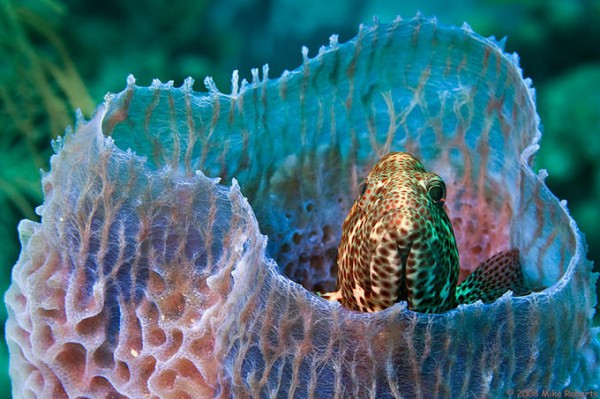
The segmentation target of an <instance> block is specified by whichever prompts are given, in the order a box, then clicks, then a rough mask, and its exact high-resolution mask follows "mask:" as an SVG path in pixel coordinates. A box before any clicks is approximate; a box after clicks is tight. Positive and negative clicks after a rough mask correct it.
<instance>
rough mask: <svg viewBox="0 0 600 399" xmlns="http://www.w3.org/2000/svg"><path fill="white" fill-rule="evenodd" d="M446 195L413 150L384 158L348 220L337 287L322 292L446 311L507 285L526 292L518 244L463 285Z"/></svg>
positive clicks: (376, 305)
mask: <svg viewBox="0 0 600 399" xmlns="http://www.w3.org/2000/svg"><path fill="white" fill-rule="evenodd" d="M445 200H446V185H445V183H444V181H443V180H442V178H441V177H440V176H438V175H436V174H434V173H431V172H427V171H426V170H425V168H424V167H423V165H422V164H421V162H419V160H417V159H416V158H415V157H413V156H412V155H411V154H408V153H405V152H393V153H390V154H387V155H386V156H384V157H383V158H382V159H381V160H380V161H379V162H378V163H377V164H376V165H375V167H374V168H373V170H371V172H370V173H369V175H368V176H367V178H366V180H365V181H364V182H363V183H362V184H361V185H360V195H359V197H358V199H357V200H356V202H355V203H354V205H353V206H352V209H351V210H350V214H349V215H348V216H347V217H346V220H345V221H344V224H343V226H342V239H341V243H340V245H339V248H338V260H337V264H338V282H337V285H338V290H337V291H335V292H333V293H328V294H324V295H323V296H324V297H326V298H327V299H330V300H339V301H340V302H341V303H342V305H343V306H345V307H347V308H349V309H353V310H358V311H365V312H375V311H380V310H383V309H386V308H388V307H390V306H392V305H393V304H394V303H396V302H398V301H406V302H407V304H408V308H409V309H411V310H414V311H417V312H422V313H442V312H445V311H448V310H450V309H452V308H455V307H456V306H458V305H459V304H467V303H472V302H475V301H477V300H479V299H481V300H482V301H483V302H491V301H493V300H495V299H497V298H499V297H500V296H502V295H503V294H504V293H505V292H506V291H508V290H512V291H513V293H514V294H515V295H525V294H527V293H528V292H529V291H528V290H527V289H526V288H525V285H524V282H523V274H522V271H521V267H520V263H519V252H518V250H517V249H511V250H508V251H504V252H501V253H498V254H496V255H494V256H492V257H491V258H490V259H488V260H487V261H485V262H484V263H483V264H482V265H480V266H479V268H477V269H476V270H475V271H474V272H473V273H472V274H471V275H470V276H469V277H467V279H466V280H465V281H464V282H462V283H461V284H460V285H458V286H457V283H458V274H459V258H458V249H457V246H456V239H455V238H454V231H453V230H452V224H451V223H450V219H449V218H448V215H447V214H446V211H445V209H444V203H445Z"/></svg>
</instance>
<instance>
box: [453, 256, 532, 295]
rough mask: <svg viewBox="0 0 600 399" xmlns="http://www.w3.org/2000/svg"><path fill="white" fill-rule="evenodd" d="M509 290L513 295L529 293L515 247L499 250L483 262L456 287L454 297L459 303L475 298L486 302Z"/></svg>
mask: <svg viewBox="0 0 600 399" xmlns="http://www.w3.org/2000/svg"><path fill="white" fill-rule="evenodd" d="M509 290H510V291H512V292H513V294H514V295H515V296H523V295H527V294H529V293H531V290H530V289H528V288H527V287H526V285H525V280H524V278H523V271H522V269H521V263H520V261H519V250H518V249H516V248H513V249H510V250H508V251H503V252H499V253H497V254H495V255H494V256H492V257H491V258H489V259H488V260H486V261H485V262H483V263H482V264H481V265H480V266H479V267H478V268H477V269H476V270H475V271H474V272H473V273H471V274H470V275H469V277H467V279H466V280H465V281H463V282H462V283H461V284H459V285H458V287H456V299H457V302H458V303H459V304H469V303H473V302H475V301H477V300H481V301H483V302H484V303H488V302H492V301H495V300H496V299H498V298H500V297H501V296H502V295H504V294H505V293H506V292H507V291H509Z"/></svg>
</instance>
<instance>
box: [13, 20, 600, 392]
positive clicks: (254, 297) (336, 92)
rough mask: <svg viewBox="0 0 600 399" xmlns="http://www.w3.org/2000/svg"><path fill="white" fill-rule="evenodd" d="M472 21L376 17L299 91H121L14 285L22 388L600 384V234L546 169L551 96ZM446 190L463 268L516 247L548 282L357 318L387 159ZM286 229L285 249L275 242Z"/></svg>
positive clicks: (534, 274) (468, 388)
mask: <svg viewBox="0 0 600 399" xmlns="http://www.w3.org/2000/svg"><path fill="white" fill-rule="evenodd" d="M502 46H503V44H502V43H497V42H495V41H494V40H491V39H485V38H482V37H480V36H478V35H476V34H475V33H473V32H472V31H471V30H470V28H469V27H468V26H463V27H462V28H454V27H452V28H447V27H443V26H439V25H438V24H437V22H436V21H435V20H427V19H424V18H421V17H417V18H415V19H413V20H410V21H403V20H401V19H398V20H396V21H394V22H393V23H392V24H390V25H380V24H379V23H377V22H376V23H375V24H374V25H373V26H369V27H364V26H361V28H360V30H359V33H358V36H357V37H356V38H355V39H353V40H351V41H350V42H348V43H345V44H342V45H340V44H338V42H337V38H336V37H332V39H331V43H330V45H329V46H328V47H323V48H321V49H320V51H319V53H318V55H317V56H316V57H314V58H313V59H309V58H308V56H307V54H308V52H307V50H305V51H304V52H303V54H304V62H303V64H302V66H301V67H300V68H298V69H297V70H295V71H293V72H289V73H287V72H286V73H284V74H283V76H281V77H280V78H278V79H274V80H272V79H269V78H268V68H267V67H265V68H263V71H262V78H261V77H259V71H258V70H254V71H253V73H252V76H253V79H252V82H250V83H248V82H245V81H243V82H242V84H241V87H240V86H239V85H238V79H237V73H234V78H233V79H232V86H233V87H232V92H231V94H229V95H226V94H222V93H220V92H219V91H218V90H217V89H216V88H215V86H214V83H213V82H212V81H211V80H210V79H207V80H206V85H207V87H208V89H209V91H208V93H197V92H195V91H193V90H192V81H191V79H190V80H188V81H186V83H185V84H184V85H183V86H182V87H181V88H174V87H173V85H172V83H166V84H163V83H160V82H158V81H157V82H154V83H153V84H152V86H151V87H148V88H144V87H138V86H136V85H135V82H134V80H133V78H130V79H129V81H128V86H127V88H126V89H125V90H124V91H123V92H121V93H120V94H117V95H109V96H107V98H106V101H105V104H104V105H102V106H100V107H99V108H98V109H97V111H96V113H95V115H94V117H93V118H92V119H91V120H90V121H87V122H86V121H84V120H83V118H82V117H81V116H80V117H79V118H78V122H77V124H76V127H75V132H68V133H67V134H66V136H65V138H64V140H62V139H60V140H57V141H56V142H55V150H56V155H54V156H53V158H52V160H51V171H50V172H49V173H47V174H46V175H44V177H43V180H42V183H43V189H44V197H45V198H44V204H43V206H42V207H41V208H40V210H39V211H40V213H41V217H42V222H41V223H35V222H32V221H22V222H21V224H20V227H19V230H20V234H21V242H22V246H23V249H22V252H21V256H20V258H19V261H18V263H17V265H16V266H15V268H14V270H13V282H12V285H11V287H10V289H9V291H8V293H7V295H6V303H7V305H8V309H9V321H8V323H7V339H8V342H9V347H10V352H11V377H12V379H13V394H14V396H15V397H50V396H52V397H90V396H93V397H124V396H127V397H151V398H155V397H161V398H169V397H172V398H174V397H178V398H181V397H184V398H185V397H187V398H192V397H211V396H213V397H231V396H235V397H267V396H271V397H281V396H287V397H486V396H489V397H498V396H501V395H508V396H510V391H509V390H511V389H513V390H515V391H514V392H515V393H516V392H517V391H516V390H524V389H540V388H545V389H564V388H568V389H572V390H582V389H598V388H600V371H599V367H598V364H599V360H600V344H599V342H598V330H597V329H594V328H592V326H591V320H592V317H593V313H594V310H593V306H594V304H595V300H596V296H595V287H594V283H595V279H596V278H597V276H596V275H594V274H593V273H592V272H591V263H590V262H589V261H587V260H586V258H585V256H586V254H585V243H584V241H583V238H582V236H581V234H580V232H579V230H578V228H577V226H576V224H575V222H574V221H573V220H572V219H571V218H570V216H569V214H568V211H567V209H566V206H565V204H564V203H561V202H559V201H558V200H557V199H556V197H554V196H553V195H552V193H551V192H550V191H549V190H548V189H547V187H546V186H545V184H544V175H536V174H534V173H533V171H532V170H531V168H530V162H531V158H532V155H533V154H534V153H535V151H536V150H537V147H538V146H537V142H538V140H539V137H540V133H539V131H538V117H537V114H536V111H535V106H534V102H533V93H532V90H531V89H530V82H529V81H527V80H524V79H523V78H522V76H521V71H520V69H519V68H518V66H517V59H516V56H514V55H507V54H505V53H504V52H503V49H502ZM394 150H408V151H410V152H413V153H415V154H416V155H417V156H418V157H419V158H421V159H422V160H423V162H424V163H425V164H427V165H428V167H430V168H431V169H432V170H436V172H438V173H439V174H440V175H441V176H442V177H443V178H444V180H445V181H446V183H447V186H448V201H447V203H448V205H449V214H450V217H451V219H452V222H453V225H454V227H455V232H456V236H457V241H458V243H459V250H460V254H461V266H462V268H463V271H462V273H463V276H464V275H466V274H468V272H469V271H470V270H472V268H474V267H476V266H477V265H478V264H479V262H480V261H481V260H483V259H485V258H487V257H489V256H490V255H491V253H492V252H497V251H499V250H502V249H506V248H509V247H516V248H519V250H520V252H521V254H522V255H521V263H522V264H523V268H524V274H525V278H526V279H527V280H528V284H529V285H530V286H534V287H537V288H538V290H539V292H536V293H533V294H531V295H528V296H525V297H513V296H512V295H511V294H506V295H504V296H503V297H502V298H500V299H499V300H497V301H496V302H494V303H492V304H488V305H484V304H482V303H475V304H472V305H466V306H460V307H459V308H457V309H454V310H452V311H450V312H447V313H445V314H440V315H424V314H419V313H415V312H411V311H409V310H407V309H406V304H404V303H398V304H396V305H395V306H393V307H391V308H389V309H387V310H385V311H383V312H378V313H372V314H366V313H365V314H363V313H357V312H352V311H348V310H346V309H344V308H342V307H341V306H340V305H339V304H336V303H331V302H327V301H325V300H323V299H321V298H318V297H317V296H315V295H314V294H312V293H311V292H309V290H312V289H320V288H321V287H326V286H328V285H329V286H331V285H332V284H333V277H332V276H334V275H335V270H334V268H335V266H334V265H335V255H336V250H335V248H336V246H337V243H338V242H339V236H340V225H341V222H342V220H343V217H344V215H345V214H346V213H347V212H348V209H349V207H350V205H351V203H352V201H353V199H354V194H353V193H354V192H355V189H356V186H357V184H358V182H359V181H360V179H361V178H362V176H364V175H365V173H366V171H367V170H368V169H370V167H371V166H372V165H373V163H374V162H375V161H376V160H377V159H378V158H379V157H380V156H381V155H382V154H385V153H387V152H389V151H394ZM267 237H268V238H267Z"/></svg>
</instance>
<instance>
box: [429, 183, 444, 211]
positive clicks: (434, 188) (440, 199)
mask: <svg viewBox="0 0 600 399" xmlns="http://www.w3.org/2000/svg"><path fill="white" fill-rule="evenodd" d="M427 194H429V198H431V200H432V201H433V203H434V204H435V205H436V206H437V207H438V208H441V207H443V206H444V202H446V185H445V184H444V182H443V181H442V180H441V179H434V180H432V181H430V182H429V183H427Z"/></svg>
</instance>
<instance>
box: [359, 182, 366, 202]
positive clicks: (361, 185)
mask: <svg viewBox="0 0 600 399" xmlns="http://www.w3.org/2000/svg"><path fill="white" fill-rule="evenodd" d="M366 191H367V181H366V180H363V181H361V182H360V183H359V184H358V199H360V198H361V197H362V196H363V195H365V192H366Z"/></svg>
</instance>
